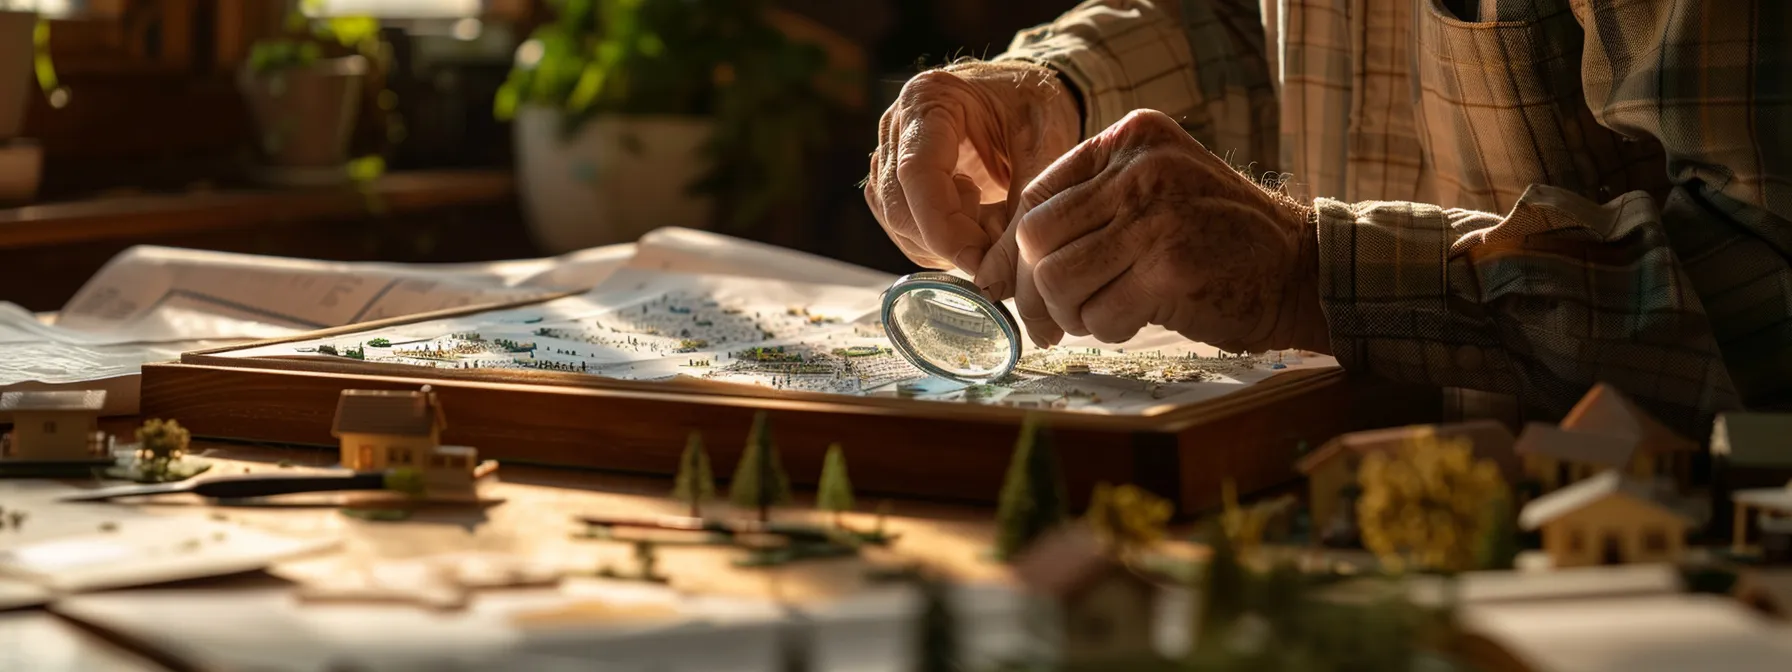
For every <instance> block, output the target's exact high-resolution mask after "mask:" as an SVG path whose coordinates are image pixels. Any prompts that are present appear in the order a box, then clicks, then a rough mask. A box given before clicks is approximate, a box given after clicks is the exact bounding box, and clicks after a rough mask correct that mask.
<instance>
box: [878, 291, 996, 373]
mask: <svg viewBox="0 0 1792 672" xmlns="http://www.w3.org/2000/svg"><path fill="white" fill-rule="evenodd" d="M884 328H885V329H886V330H887V331H888V332H889V334H890V337H891V338H890V340H891V342H892V343H893V344H894V345H895V346H896V349H897V350H898V351H900V352H901V353H902V354H903V356H905V357H907V358H908V359H909V361H910V362H912V363H914V364H915V366H917V367H920V368H921V369H923V370H926V371H928V372H929V373H933V374H935V375H939V376H944V377H946V378H952V379H956V380H961V381H972V382H976V381H986V380H992V379H995V378H999V377H1001V376H1003V375H1005V374H1007V373H1008V372H1009V371H1010V370H1012V369H1013V368H1014V364H1015V361H1016V360H1017V359H1018V358H1019V356H1020V348H1019V347H1018V344H1019V340H1018V336H1019V334H1018V329H1017V327H1016V326H1015V324H1014V319H1013V318H1012V317H1009V316H1008V311H1007V310H1005V309H1003V308H1002V307H1001V305H1000V304H996V303H994V302H992V301H990V300H988V299H987V298H984V297H983V296H982V294H981V293H980V292H979V291H978V290H977V288H976V286H975V285H971V284H970V283H968V282H965V281H963V280H962V279H959V278H956V277H953V276H950V275H946V274H936V273H928V274H916V275H913V276H908V277H905V278H903V279H902V280H901V281H898V282H897V284H896V285H895V286H893V287H891V289H890V292H889V293H888V294H886V295H885V304H884Z"/></svg>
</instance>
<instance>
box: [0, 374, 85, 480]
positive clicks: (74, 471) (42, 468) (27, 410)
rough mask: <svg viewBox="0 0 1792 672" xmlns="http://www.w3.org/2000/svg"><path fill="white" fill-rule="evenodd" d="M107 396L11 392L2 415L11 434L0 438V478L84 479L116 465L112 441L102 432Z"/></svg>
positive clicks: (0, 397) (0, 405) (0, 403)
mask: <svg viewBox="0 0 1792 672" xmlns="http://www.w3.org/2000/svg"><path fill="white" fill-rule="evenodd" d="M105 405H106V391H105V390H66V391H56V392H7V393H5V394H0V413H7V414H11V415H12V431H11V432H8V433H6V434H5V435H4V436H0V473H12V472H18V473H29V474H30V475H34V476H36V475H46V474H52V473H68V474H70V475H85V474H86V473H88V472H90V471H92V470H93V469H95V468H105V467H108V466H111V465H112V464H113V457H112V437H111V436H110V435H108V434H106V433H105V432H103V431H100V428H99V415H100V409H101V408H102V407H104V406H105Z"/></svg>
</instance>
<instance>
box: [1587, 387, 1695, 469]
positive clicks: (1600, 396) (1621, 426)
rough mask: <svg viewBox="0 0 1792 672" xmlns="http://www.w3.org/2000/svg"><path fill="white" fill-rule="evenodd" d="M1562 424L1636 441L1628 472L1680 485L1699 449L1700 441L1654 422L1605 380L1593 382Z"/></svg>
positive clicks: (1590, 432) (1593, 432)
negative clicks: (1665, 479) (1591, 387)
mask: <svg viewBox="0 0 1792 672" xmlns="http://www.w3.org/2000/svg"><path fill="white" fill-rule="evenodd" d="M1561 428H1562V429H1565V430H1568V431H1570V432H1577V433H1586V434H1605V435H1608V436H1618V437H1623V438H1625V439H1629V440H1630V441H1632V442H1634V443H1635V444H1636V447H1635V449H1634V450H1633V453H1632V455H1631V458H1630V465H1629V466H1630V470H1631V474H1633V475H1635V476H1637V477H1639V478H1646V477H1649V476H1661V477H1667V478H1672V479H1673V480H1674V482H1676V483H1678V484H1680V485H1682V486H1684V485H1686V483H1687V480H1688V474H1689V473H1690V471H1691V469H1692V457H1693V455H1695V454H1697V453H1698V452H1699V444H1697V443H1695V442H1693V441H1691V440H1689V439H1687V438H1686V437H1683V436H1681V435H1679V434H1676V433H1674V430H1671V429H1668V428H1667V427H1666V426H1665V425H1662V424H1661V423H1660V422H1657V421H1656V420H1655V418H1653V417H1650V416H1649V414H1648V413H1646V412H1644V411H1643V409H1642V408H1639V407H1638V406H1637V405H1636V403H1635V402H1632V401H1631V400H1630V399H1629V398H1628V397H1625V396H1624V394H1623V393H1622V392H1619V391H1618V388H1615V387H1612V386H1610V385H1607V384H1605V383H1600V384H1598V385H1594V386H1593V389H1591V390H1588V391H1587V395H1586V396H1584V397H1581V399H1580V402H1579V403H1576V404H1575V405H1574V408H1573V409H1570V410H1569V411H1568V415H1567V416H1566V417H1564V418H1562V423H1561Z"/></svg>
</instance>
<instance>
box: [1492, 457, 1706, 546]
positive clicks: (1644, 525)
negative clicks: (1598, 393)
mask: <svg viewBox="0 0 1792 672" xmlns="http://www.w3.org/2000/svg"><path fill="white" fill-rule="evenodd" d="M1518 524H1519V526H1520V527H1522V528H1524V529H1525V530H1527V531H1534V530H1541V531H1542V534H1543V552H1544V553H1546V554H1548V555H1549V558H1550V560H1551V561H1553V563H1554V565H1555V566H1556V567H1581V566H1587V565H1615V564H1621V563H1629V562H1672V561H1675V560H1677V559H1679V557H1680V553H1681V550H1682V549H1683V548H1684V547H1685V545H1686V531H1687V529H1688V528H1690V527H1691V526H1692V524H1693V521H1692V520H1691V518H1689V517H1688V516H1687V515H1686V514H1684V513H1682V512H1680V511H1678V510H1676V509H1675V508H1674V507H1673V506H1671V505H1669V504H1667V503H1665V502H1663V501H1662V499H1661V490H1660V489H1659V488H1656V487H1653V486H1652V485H1650V484H1648V483H1644V482H1641V481H1637V480H1635V479H1631V478H1628V477H1626V476H1625V475H1624V474H1622V473H1620V472H1616V471H1607V472H1604V473H1601V474H1599V475H1597V476H1594V477H1592V478H1589V479H1586V480H1584V481H1581V482H1579V483H1575V484H1574V485H1570V486H1568V487H1566V488H1562V489H1561V490H1557V491H1555V492H1553V493H1550V494H1548V495H1544V496H1542V497H1539V498H1537V499H1536V500H1534V501H1532V502H1531V503H1530V504H1527V505H1525V507H1524V510H1523V511H1521V512H1519V514H1518Z"/></svg>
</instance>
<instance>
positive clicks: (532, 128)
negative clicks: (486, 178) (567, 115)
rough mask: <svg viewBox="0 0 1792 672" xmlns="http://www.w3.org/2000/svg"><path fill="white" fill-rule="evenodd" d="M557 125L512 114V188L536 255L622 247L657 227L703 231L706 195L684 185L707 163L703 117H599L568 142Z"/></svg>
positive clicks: (549, 116)
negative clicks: (518, 198)
mask: <svg viewBox="0 0 1792 672" xmlns="http://www.w3.org/2000/svg"><path fill="white" fill-rule="evenodd" d="M561 119H562V117H561V114H560V111H559V110H557V109H554V108H551V107H543V106H523V107H520V108H519V109H517V113H516V125H515V130H514V133H515V139H516V152H517V173H518V175H517V180H518V185H517V186H518V189H519V190H520V191H521V192H522V197H523V206H524V208H525V209H526V210H527V212H528V215H529V228H530V231H531V233H532V234H533V235H534V237H535V242H536V243H537V244H539V245H541V246H542V248H544V250H546V251H547V252H549V253H560V252H569V251H572V250H578V249H583V248H587V247H593V246H597V245H608V244H611V243H622V242H629V241H633V240H635V239H637V238H640V237H641V235H642V234H645V233H647V232H648V231H651V230H653V229H657V228H660V227H662V226H682V227H686V228H692V229H703V228H708V225H709V217H710V210H711V203H712V201H713V199H711V198H709V197H707V196H697V195H693V194H691V193H689V187H690V185H691V183H693V182H695V181H696V180H697V178H699V177H701V176H702V174H703V172H704V169H705V168H706V167H707V166H708V165H709V163H708V161H707V159H706V158H705V157H704V156H702V148H703V144H704V143H705V142H706V141H708V140H709V138H710V134H711V133H713V132H714V129H715V125H714V123H713V122H712V121H711V120H709V119H708V118H704V117H694V116H621V115H608V116H600V117H596V118H593V119H588V120H586V121H585V122H584V123H583V124H581V125H580V126H579V127H578V129H577V130H575V131H574V132H573V133H572V134H571V135H570V136H568V135H566V134H564V133H563V132H562V131H563V129H562V125H561V124H562V122H561Z"/></svg>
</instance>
